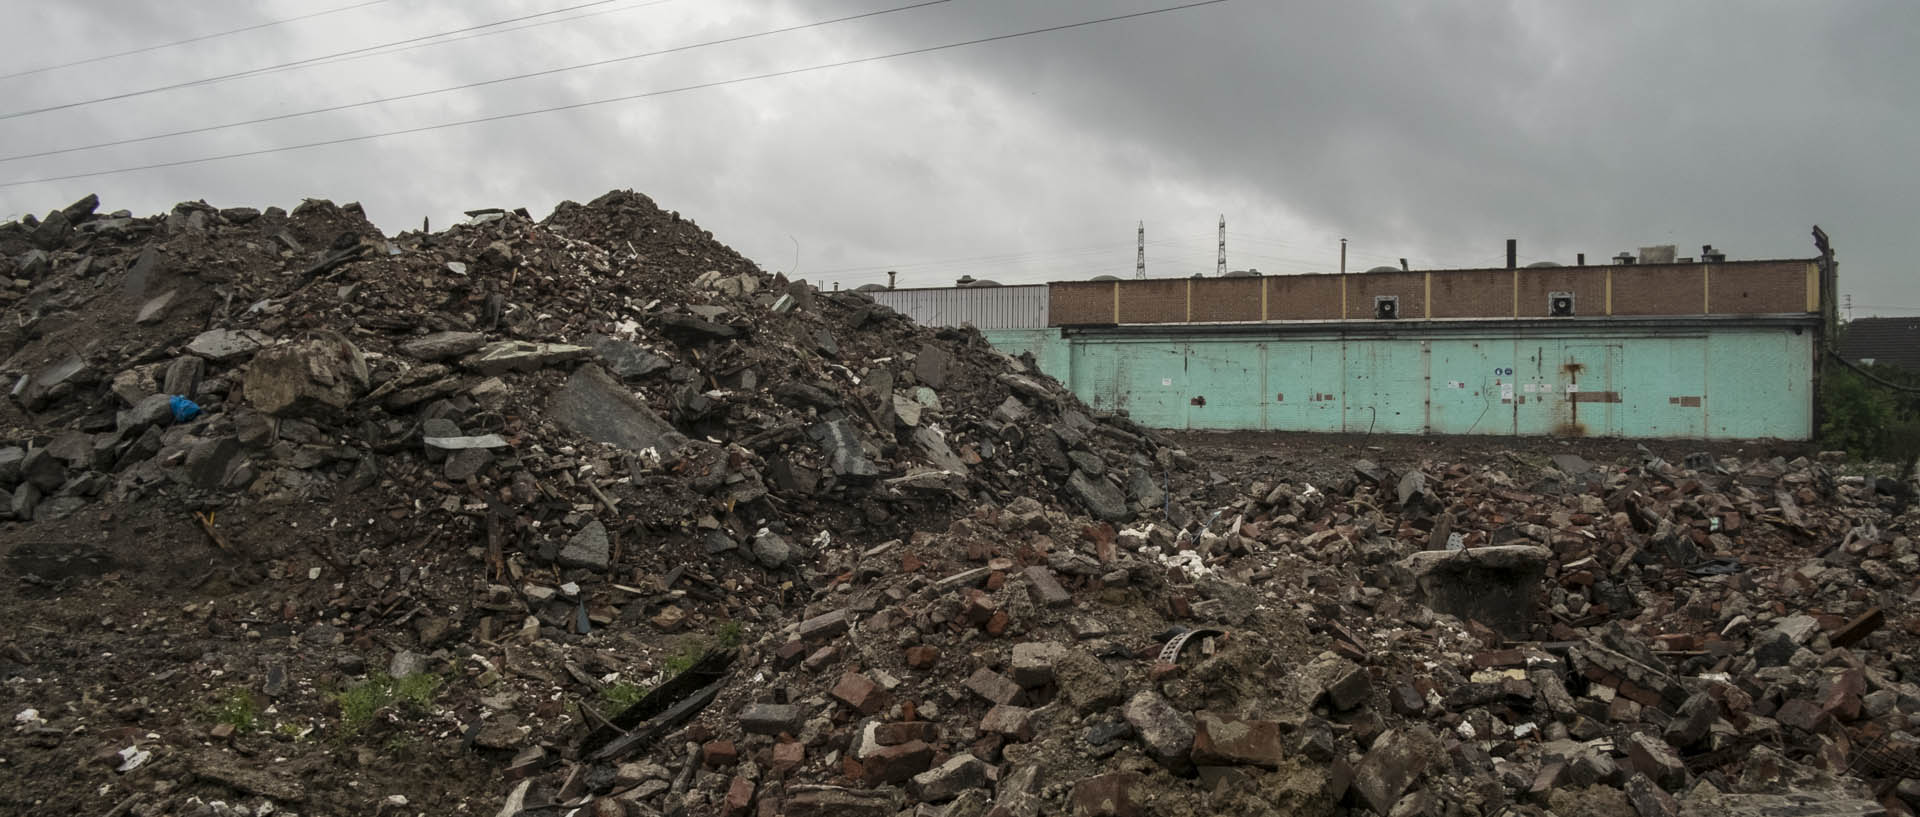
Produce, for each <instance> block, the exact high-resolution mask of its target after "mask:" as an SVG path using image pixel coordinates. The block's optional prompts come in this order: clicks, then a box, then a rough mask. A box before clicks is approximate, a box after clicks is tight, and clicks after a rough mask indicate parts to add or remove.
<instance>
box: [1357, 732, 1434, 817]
mask: <svg viewBox="0 0 1920 817" xmlns="http://www.w3.org/2000/svg"><path fill="white" fill-rule="evenodd" d="M1441 751H1442V750H1441V747H1440V740H1439V738H1437V737H1435V736H1434V734H1433V733H1432V732H1431V731H1429V730H1428V729H1427V728H1426V727H1425V726H1412V727H1407V728H1403V729H1390V730H1388V731H1387V732H1385V733H1383V734H1381V735H1380V737H1378V738H1376V739H1374V742H1373V748H1371V749H1369V750H1367V754H1366V756H1365V757H1364V758H1362V759H1361V760H1360V765H1359V766H1356V767H1354V770H1353V788H1354V790H1355V791H1357V792H1359V793H1360V798H1361V799H1362V800H1363V801H1364V802H1365V803H1366V804H1367V805H1368V806H1369V807H1371V808H1372V809H1373V810H1374V812H1375V813H1376V814H1391V813H1393V805H1394V804H1395V803H1398V802H1400V796H1401V795H1403V794H1406V792H1407V787H1408V786H1410V785H1412V784H1413V781H1415V780H1417V779H1419V777H1420V775H1421V774H1424V773H1425V772H1426V770H1427V766H1428V765H1429V764H1431V763H1432V762H1433V761H1434V760H1435V759H1436V758H1438V757H1440V755H1441Z"/></svg>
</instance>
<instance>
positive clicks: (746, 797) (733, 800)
mask: <svg viewBox="0 0 1920 817" xmlns="http://www.w3.org/2000/svg"><path fill="white" fill-rule="evenodd" d="M750 808H753V781H751V780H748V779H746V778H744V777H736V778H734V779H733V782H732V783H731V784H728V786H727V799H726V800H725V801H723V802H722V803H721V804H720V813H721V814H722V815H724V817H746V814H747V810H748V809H750Z"/></svg>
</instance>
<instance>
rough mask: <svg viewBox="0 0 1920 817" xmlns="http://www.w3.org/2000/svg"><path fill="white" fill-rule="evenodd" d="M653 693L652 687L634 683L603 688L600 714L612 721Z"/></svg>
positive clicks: (622, 682) (625, 682) (623, 682)
mask: <svg viewBox="0 0 1920 817" xmlns="http://www.w3.org/2000/svg"><path fill="white" fill-rule="evenodd" d="M652 691H653V688H652V687H649V686H647V685H645V684H636V683H634V682H632V681H621V682H619V683H614V684H608V685H607V686H604V687H601V688H600V704H601V705H600V714H601V715H604V716H606V717H607V718H609V719H611V718H612V717H613V716H615V715H618V714H620V713H622V712H625V711H627V707H630V706H633V705H634V704H637V703H639V702H640V699H641V698H645V697H647V693H649V692H652Z"/></svg>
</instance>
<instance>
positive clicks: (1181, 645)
mask: <svg viewBox="0 0 1920 817" xmlns="http://www.w3.org/2000/svg"><path fill="white" fill-rule="evenodd" d="M1226 634H1227V631H1226V630H1213V629H1206V628H1202V629H1198V630H1188V631H1186V632H1184V633H1181V634H1179V635H1176V636H1174V637H1173V638H1172V639H1170V640H1168V641H1167V646H1165V647H1161V648H1160V663H1162V664H1178V663H1180V651H1181V650H1184V649H1186V648H1187V641H1189V640H1191V639H1192V638H1193V637H1194V636H1210V635H1226Z"/></svg>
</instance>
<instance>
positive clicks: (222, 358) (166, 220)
mask: <svg viewBox="0 0 1920 817" xmlns="http://www.w3.org/2000/svg"><path fill="white" fill-rule="evenodd" d="M0 281H5V282H6V286H5V287H0V304H4V311H5V313H6V314H5V316H4V317H0V326H4V327H5V329H4V335H0V342H3V343H4V344H5V346H6V348H7V350H8V353H7V355H6V358H5V363H4V365H0V370H3V371H4V372H5V373H6V374H7V375H8V376H9V377H10V378H11V380H10V382H11V383H12V388H11V393H10V395H11V398H12V399H11V400H9V401H6V405H5V407H4V408H3V409H0V420H4V422H5V423H6V425H7V426H8V428H9V429H10V431H9V433H8V434H7V435H6V438H7V439H6V442H7V443H10V444H9V445H0V516H4V517H8V518H11V519H13V520H16V522H17V523H18V524H17V525H15V526H12V527H11V528H10V530H9V532H8V534H7V536H6V538H7V539H8V540H9V541H11V542H13V543H16V544H17V545H18V546H17V547H16V548H15V550H14V551H13V553H12V556H13V562H12V563H11V566H12V567H13V570H12V571H10V572H12V573H14V574H16V575H18V576H19V577H20V580H21V581H23V582H25V587H27V588H29V589H34V590H37V591H40V592H45V593H50V594H56V595H57V594H59V593H60V592H62V591H64V590H68V589H70V588H71V587H72V586H73V585H74V584H75V583H76V582H80V581H84V580H86V579H88V578H93V577H97V576H100V575H103V574H104V575H108V576H119V575H125V574H126V573H127V572H132V573H135V574H139V575H141V576H142V578H143V579H146V578H149V577H150V578H152V579H153V580H154V581H153V584H154V585H156V586H157V587H156V588H155V589H160V590H162V591H174V592H178V591H179V590H180V589H181V588H179V587H178V586H177V585H176V584H174V583H170V582H167V581H162V580H159V578H160V577H159V576H158V575H153V573H154V571H155V569H156V568H159V567H163V566H164V567H166V568H168V570H167V571H165V572H169V573H171V572H174V571H178V572H179V573H180V574H183V575H178V576H172V577H170V578H175V579H178V580H179V583H183V584H186V585H188V587H187V588H186V589H187V590H191V591H203V592H205V591H212V592H214V593H216V594H217V593H220V592H226V591H233V590H238V591H241V595H240V596H238V597H235V598H230V599H224V600H223V601H225V602H230V603H231V604H232V606H231V607H229V606H228V605H227V604H221V605H218V606H214V605H205V606H203V605H202V604H194V603H187V602H186V601H185V599H183V600H182V604H183V605H184V606H183V607H182V608H180V609H176V610H174V611H173V612H174V613H175V615H176V616H178V617H180V618H184V619H185V620H184V621H178V620H176V621H167V622H162V623H160V624H158V625H156V626H161V627H163V628H165V627H174V626H188V627H191V628H194V629H200V630H212V631H215V632H216V634H226V633H230V632H238V631H248V630H251V631H252V632H253V633H254V634H255V635H254V636H253V637H260V636H259V635H258V634H259V633H260V632H261V631H260V630H259V629H255V628H258V627H261V626H263V625H265V624H266V622H268V621H271V624H270V626H268V630H267V632H268V633H270V634H271V635H273V636H276V637H279V638H280V641H282V642H285V643H282V644H280V645H279V646H280V647H281V649H279V650H277V651H275V655H277V656H280V657H281V658H283V659H284V661H285V662H286V664H287V666H286V667H285V670H284V671H285V672H286V673H288V674H292V675H294V676H295V677H298V678H312V679H315V680H316V682H317V683H318V686H320V687H326V688H327V689H318V690H313V691H312V692H311V694H308V695H306V697H307V698H309V699H310V700H308V702H307V703H308V704H310V705H311V706H312V708H313V711H314V712H315V713H317V714H324V713H327V712H330V711H331V710H332V709H333V708H337V704H336V703H335V702H334V701H332V700H330V696H332V695H333V694H334V693H335V692H336V691H337V688H339V687H341V686H342V685H347V684H351V683H352V682H353V681H354V679H356V678H360V677H364V676H366V675H367V674H368V673H370V672H374V673H377V672H378V671H379V670H381V669H390V670H391V672H390V674H391V675H393V676H395V677H401V676H405V675H408V674H416V673H417V672H432V673H435V674H440V675H444V674H446V673H447V672H449V671H452V670H453V669H454V668H455V667H456V666H457V665H458V664H459V663H460V661H461V656H462V655H464V654H465V653H462V652H460V650H459V649H457V648H458V647H461V646H463V645H485V644H492V643H497V642H498V641H499V640H500V639H503V638H515V639H526V640H531V641H534V642H535V643H537V644H541V645H551V646H553V647H554V648H555V649H556V650H564V648H565V647H566V646H567V645H573V644H580V643H587V639H589V638H590V637H592V636H594V635H595V634H596V633H597V634H599V635H600V636H604V638H603V639H600V640H596V641H594V642H593V643H595V644H596V645H601V649H602V650H603V651H602V652H599V653H597V656H598V658H597V665H598V666H597V671H596V673H595V674H593V675H592V676H588V675H587V674H586V671H585V670H584V669H581V668H580V665H579V664H568V666H569V667H570V669H571V671H572V673H574V675H575V676H576V677H589V678H590V679H591V681H590V683H589V684H588V686H587V689H588V690H594V689H602V688H606V687H609V686H613V685H615V684H617V683H625V682H630V681H638V680H640V679H642V678H644V677H645V676H646V674H649V673H652V672H654V671H657V669H658V664H659V663H660V662H661V661H662V660H663V659H664V658H666V657H667V654H668V653H670V652H671V650H672V649H674V647H673V645H672V644H671V643H669V642H667V641H666V640H665V639H661V638H655V637H654V636H657V635H663V634H664V635H678V634H682V633H687V632H702V631H707V630H711V629H713V628H715V627H718V626H720V624H721V622H733V623H734V626H738V625H739V624H740V623H742V622H753V621H757V620H763V619H765V618H767V617H769V616H778V615H779V610H780V607H781V605H782V604H783V603H784V602H785V596H786V595H788V594H789V593H792V592H794V590H793V588H794V587H795V586H800V587H807V586H813V585H817V584H820V583H824V582H827V581H828V580H830V578H831V574H822V573H821V572H820V569H819V567H818V565H817V553H818V552H819V551H820V550H821V549H823V548H827V547H830V546H832V545H833V544H834V543H836V542H856V543H859V542H864V543H869V544H870V543H871V542H875V541H881V540H883V539H885V538H890V537H892V536H895V535H899V534H901V533H904V532H910V531H912V530H914V529H915V528H916V527H919V526H940V525H944V524H945V522H946V520H947V519H949V518H950V517H951V516H952V515H953V514H954V513H956V512H958V513H964V512H965V510H966V509H967V508H969V507H971V506H972V505H973V504H975V503H978V502H994V503H999V502H1006V501H1010V500H1012V499H1014V498H1016V497H1027V498H1033V499H1037V500H1039V501H1042V502H1044V503H1047V504H1048V505H1050V506H1056V507H1060V506H1065V507H1076V508H1080V509H1082V510H1084V511H1085V512H1087V513H1090V514H1093V515H1096V516H1099V517H1100V518H1104V519H1111V520H1115V521H1122V520H1128V519H1132V518H1134V517H1135V516H1136V515H1138V514H1140V513H1142V512H1152V513H1155V514H1156V515H1158V514H1161V513H1162V509H1163V507H1164V505H1165V502H1166V491H1165V488H1166V487H1167V486H1168V485H1170V484H1172V483H1171V482H1170V481H1171V480H1175V479H1177V478H1179V475H1180V473H1181V471H1182V470H1183V468H1184V466H1185V465H1186V464H1187V463H1186V462H1185V460H1184V459H1183V458H1182V457H1180V456H1179V455H1177V453H1176V452H1174V451H1172V450H1171V449H1169V448H1168V447H1166V446H1165V445H1164V444H1163V442H1162V441H1161V440H1160V439H1159V438H1158V436H1157V435H1156V434H1154V433H1152V432H1150V431H1148V430H1147V429H1144V428H1141V427H1139V426H1137V425H1135V424H1133V423H1131V422H1130V421H1128V420H1127V419H1126V418H1125V417H1124V416H1111V415H1104V414H1099V413H1095V412H1092V411H1090V410H1088V409H1087V408H1086V407H1085V406H1083V405H1081V404H1080V403H1078V402H1077V401H1076V400H1075V399H1074V398H1073V397H1072V395H1071V394H1070V393H1068V392H1067V391H1066V390H1064V389H1063V388H1062V387H1061V386H1059V384H1057V383H1055V382H1053V381H1052V380H1050V379H1047V378H1045V377H1044V376H1041V375H1039V374H1038V373H1037V372H1036V371H1035V370H1034V369H1033V368H1032V366H1031V365H1030V363H1029V362H1023V361H1020V360H1016V359H1011V358H1008V357H1006V356H1005V355H1003V354H1000V353H998V352H995V351H994V350H992V349H991V348H990V347H989V346H988V345H987V344H986V343H985V342H984V341H983V339H982V338H981V337H980V335H979V334H978V333H977V332H974V331H971V330H967V331H953V330H948V331H942V332H938V333H935V332H932V331H930V330H926V329H923V328H920V327H917V326H915V325H913V324H911V323H910V322H909V321H908V320H906V319H905V318H903V317H902V316H900V315H898V314H896V313H894V312H893V311H891V310H889V309H886V308H883V307H879V306H877V305H875V304H873V303H872V301H871V300H870V299H868V298H867V297H866V296H864V295H861V294H858V293H853V292H821V291H818V290H817V289H816V288H814V287H812V286H810V285H808V284H806V283H805V282H803V281H789V280H787V279H786V278H784V277H783V276H779V275H768V274H765V273H763V272H762V271H760V270H759V268H758V267H756V266H755V265H753V264H752V263H751V262H749V261H747V260H746V259H744V258H741V257H740V256H739V255H738V254H736V253H734V252H733V251H732V250H730V249H728V248H727V247H726V246H725V245H723V244H721V243H719V242H717V241H715V240H714V239H713V238H712V236H711V235H710V234H708V233H707V232H705V231H703V230H701V229H700V228H699V227H698V226H696V225H694V224H693V223H692V222H690V221H688V220H686V219H683V218H681V217H680V215H679V214H677V213H673V212H668V211H663V210H660V209H659V208H657V207H656V206H655V205H654V204H653V202H652V201H650V200H649V199H647V198H646V197H645V196H641V195H638V194H635V193H631V192H614V193H609V194H607V195H606V196H603V197H601V198H599V199H596V200H595V201H593V202H591V203H589V204H586V205H580V204H574V203H564V204H562V205H561V206H560V207H558V208H557V209H556V210H555V212H554V213H553V214H552V215H551V216H550V217H548V218H547V219H545V220H543V221H538V222H536V221H534V220H533V219H532V218H531V217H530V216H529V215H528V214H527V213H526V212H524V211H512V212H508V211H503V210H481V211H474V212H473V213H471V214H470V220H469V221H467V222H465V223H462V224H459V225H455V226H453V227H451V228H449V229H446V230H442V231H439V232H427V231H425V230H424V229H423V230H422V231H419V232H408V233H403V234H400V235H397V236H393V237H387V236H384V235H383V234H382V233H381V232H380V231H379V230H378V229H376V228H374V227H373V226H372V225H371V224H370V223H368V221H367V220H366V219H365V217H364V214H363V213H362V212H361V210H360V209H359V207H358V206H357V205H351V204H349V205H346V206H336V205H334V204H332V203H330V202H326V201H318V200H309V201H307V202H305V203H303V204H301V205H300V206H298V207H295V208H293V209H292V210H291V211H282V210H280V209H278V208H268V209H267V210H265V211H256V210H253V209H250V208H226V209H218V208H214V207H211V206H208V205H206V204H204V203H198V202H191V203H184V204H181V205H178V206H176V207H175V208H174V209H173V210H172V212H170V213H168V214H166V215H163V216H155V217H150V218H136V217H133V216H132V215H131V214H129V213H126V212H116V213H111V214H108V213H102V212H100V211H99V203H98V200H97V199H96V198H94V197H91V196H90V197H88V198H87V199H84V200H82V201H79V202H76V203H74V204H73V205H71V206H69V207H66V208H63V209H62V210H58V211H54V212H53V213H50V214H48V215H47V216H46V217H44V218H28V219H24V220H22V221H19V222H13V223H9V224H5V225H0ZM183 523H184V527H185V530H181V528H182V527H183ZM105 529H113V530H114V531H115V532H114V533H113V534H110V535H106V536H100V537H99V538H98V539H97V540H94V541H89V542H87V544H86V546H85V547H84V548H82V550H84V551H85V552H86V553H87V554H88V558H87V559H86V560H84V562H76V561H74V560H73V554H72V553H69V552H67V550H66V549H64V548H60V547H58V546H56V545H54V544H53V543H54V542H57V541H58V540H59V539H60V538H61V537H63V536H65V537H72V538H84V537H85V535H83V534H78V533H76V532H77V531H98V530H105ZM156 529H159V530H158V531H157V532H156ZM155 536H161V537H165V538H169V539H171V540H172V541H170V542H167V543H165V544H166V545H170V546H172V547H174V548H178V549H180V551H179V553H180V555H185V554H188V553H191V554H192V556H191V558H192V559H195V560H200V561H201V562H202V565H201V566H194V567H191V568H189V567H187V566H185V565H180V564H177V563H172V562H174V560H165V559H162V558H160V554H161V553H163V552H165V550H166V548H165V547H156V546H159V545H162V544H163V543H162V542H157V541H150V540H151V539H153V538H154V537H155ZM163 563H165V564H163ZM209 564H210V565H211V566H212V568H213V569H212V570H210V571H209V570H206V569H205V567H204V566H205V565H209ZM288 581H305V582H308V583H309V584H308V585H307V586H305V587H302V588H300V592H297V593H294V594H292V595H291V596H286V595H282V593H283V592H284V591H282V592H281V593H277V592H276V591H275V586H276V585H277V584H280V583H283V582H288ZM282 587H284V585H282ZM193 597H194V596H193V595H189V596H188V597H187V598H193ZM182 609H184V613H182V612H181V610H182ZM62 629H65V627H62V628H49V629H48V630H47V633H56V632H60V631H61V630H62ZM634 631H637V632H638V635H635V634H634ZM32 639H33V636H28V637H27V638H26V639H24V640H22V641H21V642H19V645H18V646H20V648H21V651H20V653H19V654H17V655H15V656H13V657H12V659H11V660H9V661H8V662H7V663H5V664H4V665H3V666H0V669H6V670H8V671H9V672H14V671H18V670H20V669H21V668H23V667H30V666H32V665H34V664H35V663H37V662H38V661H41V660H44V659H36V658H35V655H34V653H35V650H34V649H32V648H31V646H32V645H31V644H30V643H29V642H30V641H31V640H32ZM112 640H113V639H112V637H110V636H108V635H102V636H101V637H100V639H99V641H100V644H101V647H102V649H106V645H107V644H108V643H109V642H111V641H112ZM608 641H612V642H615V643H612V644H609V643H607V642H608ZM376 642H377V643H379V644H382V645H385V646H386V648H387V649H389V650H391V651H393V653H394V660H393V661H392V662H388V661H386V660H383V659H376V660H373V661H366V660H363V658H362V655H363V654H364V653H363V651H364V650H366V649H368V648H371V647H372V646H373V644H374V643H376ZM356 653H359V654H356ZM609 656H616V657H609ZM202 658H203V660H204V659H205V658H206V656H202ZM563 664H567V660H565V659H556V660H555V661H554V662H553V663H552V664H551V665H550V666H552V667H555V668H558V667H560V666H561V665H563ZM266 669H267V668H265V667H254V668H249V670H248V672H249V673H251V672H253V671H261V672H264V671H266ZM223 671H224V670H223ZM275 671H276V672H279V671H280V670H279V669H278V667H277V665H276V668H275ZM532 672H533V676H534V677H533V678H532V680H533V681H536V682H545V681H551V680H553V678H554V676H552V675H548V674H546V673H544V672H541V671H532ZM495 674H496V675H498V674H499V673H495ZM603 677H606V678H624V679H629V680H628V681H619V682H616V681H605V682H603V681H601V680H599V679H601V678H603ZM179 680H181V681H184V680H186V679H184V678H182V679H179ZM163 684H164V682H163ZM197 693H198V694H200V695H202V696H204V695H205V694H206V691H205V690H204V689H201V690H197ZM186 694H189V695H191V694H195V693H193V692H189V693H186ZM268 697H277V696H268ZM282 705H284V702H282ZM468 716H471V715H470V714H469V715H468ZM565 725H566V724H565V722H564V721H553V722H551V723H549V724H548V725H547V726H546V728H547V729H548V730H549V731H553V732H559V731H563V730H564V728H565ZM34 728H35V729H38V728H40V727H34ZM516 740H517V738H516Z"/></svg>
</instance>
